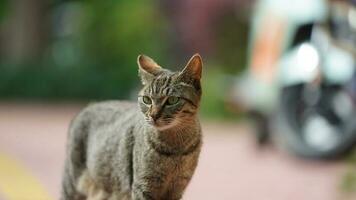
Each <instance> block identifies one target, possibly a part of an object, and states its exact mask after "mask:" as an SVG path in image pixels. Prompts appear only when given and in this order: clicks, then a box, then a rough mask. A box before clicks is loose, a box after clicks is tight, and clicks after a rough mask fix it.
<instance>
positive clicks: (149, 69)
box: [137, 55, 162, 85]
mask: <svg viewBox="0 0 356 200" xmlns="http://www.w3.org/2000/svg"><path fill="white" fill-rule="evenodd" d="M137 64H138V74H139V76H140V78H141V82H142V84H144V85H146V84H148V83H150V82H151V81H152V80H153V79H154V77H155V76H157V75H158V74H160V73H161V72H162V67H161V66H159V65H158V64H157V63H156V62H155V61H154V60H153V59H152V58H150V57H148V56H146V55H139V56H138V57H137Z"/></svg>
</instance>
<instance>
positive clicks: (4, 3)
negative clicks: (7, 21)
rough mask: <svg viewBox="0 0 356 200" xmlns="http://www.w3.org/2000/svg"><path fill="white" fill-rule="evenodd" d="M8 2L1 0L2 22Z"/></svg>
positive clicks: (0, 12)
mask: <svg viewBox="0 0 356 200" xmlns="http://www.w3.org/2000/svg"><path fill="white" fill-rule="evenodd" d="M7 3H8V1H7V0H0V22H1V20H2V18H3V16H4V15H5V13H6V8H7Z"/></svg>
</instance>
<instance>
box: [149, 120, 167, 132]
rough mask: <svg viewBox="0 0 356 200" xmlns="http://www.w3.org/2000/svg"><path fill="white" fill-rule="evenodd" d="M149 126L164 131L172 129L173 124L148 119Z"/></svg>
mask: <svg viewBox="0 0 356 200" xmlns="http://www.w3.org/2000/svg"><path fill="white" fill-rule="evenodd" d="M147 122H148V124H150V125H151V126H153V127H155V128H157V129H160V130H163V129H167V128H170V127H172V122H168V121H164V120H159V119H157V120H154V119H148V120H147Z"/></svg>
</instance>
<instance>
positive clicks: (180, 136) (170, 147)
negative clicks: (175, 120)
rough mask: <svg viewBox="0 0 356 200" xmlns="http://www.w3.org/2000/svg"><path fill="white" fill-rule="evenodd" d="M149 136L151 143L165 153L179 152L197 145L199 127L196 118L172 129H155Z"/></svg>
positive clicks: (199, 132) (199, 134)
mask: <svg viewBox="0 0 356 200" xmlns="http://www.w3.org/2000/svg"><path fill="white" fill-rule="evenodd" d="M153 133H154V134H152V135H151V136H150V140H151V142H153V143H155V145H156V146H159V148H161V149H165V151H167V152H179V151H185V150H187V149H189V148H190V147H191V146H194V145H196V144H197V142H199V141H200V137H201V127H200V123H199V120H198V118H195V119H194V120H193V119H192V120H191V121H190V122H187V123H184V125H182V124H179V125H176V126H174V127H171V128H168V129H164V130H158V129H155V131H154V132H153Z"/></svg>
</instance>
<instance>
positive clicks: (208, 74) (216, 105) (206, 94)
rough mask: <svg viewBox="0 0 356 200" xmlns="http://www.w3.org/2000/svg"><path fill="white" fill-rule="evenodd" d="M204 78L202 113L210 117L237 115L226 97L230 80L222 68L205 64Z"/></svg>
mask: <svg viewBox="0 0 356 200" xmlns="http://www.w3.org/2000/svg"><path fill="white" fill-rule="evenodd" d="M204 67H205V69H206V70H205V71H204V74H203V79H202V87H203V96H202V101H201V109H200V110H201V111H200V112H201V114H202V116H203V117H204V118H210V119H233V118H236V115H235V114H233V113H231V112H229V111H228V109H227V107H226V104H225V100H226V99H225V98H226V96H227V91H228V88H227V87H228V86H229V81H228V80H227V79H226V75H225V74H224V72H223V71H222V69H221V68H218V67H215V68H212V66H204Z"/></svg>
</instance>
